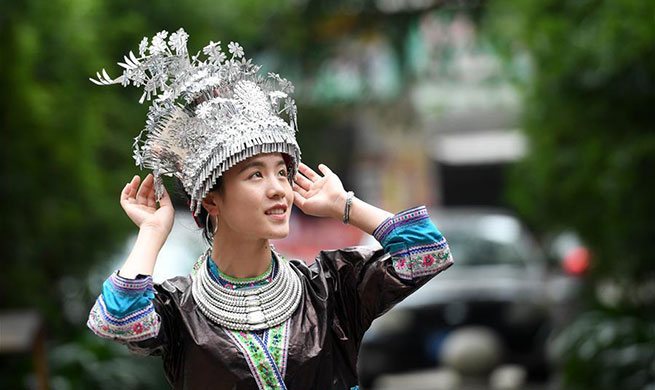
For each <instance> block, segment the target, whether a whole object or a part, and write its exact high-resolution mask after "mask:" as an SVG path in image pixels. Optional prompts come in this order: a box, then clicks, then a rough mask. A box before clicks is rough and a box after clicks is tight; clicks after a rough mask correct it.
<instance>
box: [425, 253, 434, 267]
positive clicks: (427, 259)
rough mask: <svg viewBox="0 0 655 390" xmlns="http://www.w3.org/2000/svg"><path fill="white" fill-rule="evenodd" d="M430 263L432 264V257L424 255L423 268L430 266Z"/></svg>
mask: <svg viewBox="0 0 655 390" xmlns="http://www.w3.org/2000/svg"><path fill="white" fill-rule="evenodd" d="M432 263H434V257H432V255H425V257H423V265H424V266H425V267H429V266H431V265H432Z"/></svg>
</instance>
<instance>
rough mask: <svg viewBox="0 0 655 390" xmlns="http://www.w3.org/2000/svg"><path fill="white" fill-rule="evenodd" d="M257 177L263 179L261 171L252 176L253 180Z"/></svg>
mask: <svg viewBox="0 0 655 390" xmlns="http://www.w3.org/2000/svg"><path fill="white" fill-rule="evenodd" d="M255 176H257V177H262V173H261V172H259V171H257V172H255V173H253V174H252V175H250V177H251V178H253V177H255Z"/></svg>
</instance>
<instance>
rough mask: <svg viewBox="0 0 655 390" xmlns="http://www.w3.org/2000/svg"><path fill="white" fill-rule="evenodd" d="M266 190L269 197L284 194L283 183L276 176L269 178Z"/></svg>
mask: <svg viewBox="0 0 655 390" xmlns="http://www.w3.org/2000/svg"><path fill="white" fill-rule="evenodd" d="M267 192H268V196H269V197H271V198H274V197H282V196H284V194H285V191H284V183H282V182H281V180H280V179H279V178H278V177H275V178H271V179H269V180H268V189H267Z"/></svg>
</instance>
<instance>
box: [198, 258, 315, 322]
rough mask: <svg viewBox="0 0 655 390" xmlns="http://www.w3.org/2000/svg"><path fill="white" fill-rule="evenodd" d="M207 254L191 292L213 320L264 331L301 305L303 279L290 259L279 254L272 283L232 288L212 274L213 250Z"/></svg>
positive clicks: (286, 317)
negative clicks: (210, 272) (224, 284)
mask: <svg viewBox="0 0 655 390" xmlns="http://www.w3.org/2000/svg"><path fill="white" fill-rule="evenodd" d="M203 256H204V259H203V260H202V263H201V266H200V269H199V270H198V272H197V273H196V275H195V276H193V283H192V285H191V292H192V294H193V298H194V299H195V301H196V304H197V305H198V308H199V309H200V311H201V312H202V313H203V314H204V315H205V317H207V318H208V319H209V320H210V321H212V322H213V323H215V324H217V325H220V326H223V327H225V328H228V329H233V330H248V331H250V330H261V329H266V328H271V327H273V326H276V325H279V324H281V323H282V322H284V321H286V320H287V319H288V318H289V317H291V315H292V314H293V312H294V311H295V310H296V308H297V307H298V304H299V303H300V299H301V298H302V282H301V281H300V277H299V276H298V274H296V272H295V271H294V270H293V269H292V268H291V265H289V261H288V260H286V259H283V258H281V257H279V256H277V255H276V256H275V257H276V258H277V259H278V271H277V274H276V275H275V277H274V278H273V280H271V282H270V283H268V284H266V285H263V286H259V287H255V288H252V289H248V290H232V289H229V288H226V287H224V286H223V285H221V284H220V283H218V282H216V281H215V280H214V279H213V278H212V277H211V276H210V275H209V270H208V267H207V261H209V252H207V253H205V254H204V255H203Z"/></svg>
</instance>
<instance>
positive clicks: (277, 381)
mask: <svg viewBox="0 0 655 390" xmlns="http://www.w3.org/2000/svg"><path fill="white" fill-rule="evenodd" d="M289 322H290V319H289V320H287V321H285V322H283V323H282V324H280V325H278V326H276V327H274V328H271V329H268V330H266V332H265V333H264V335H263V336H262V337H259V336H258V335H257V334H256V333H255V332H247V331H238V330H230V329H225V328H224V329H223V330H224V331H225V333H227V335H228V336H229V337H230V339H232V341H233V342H234V343H235V344H236V346H237V348H239V350H240V351H241V353H242V354H243V355H244V357H245V358H246V361H247V362H248V367H249V368H250V372H251V373H252V374H253V377H254V378H255V382H257V386H258V387H259V389H260V390H273V389H284V390H286V385H285V384H284V374H285V371H286V360H287V353H288V344H289Z"/></svg>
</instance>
